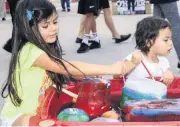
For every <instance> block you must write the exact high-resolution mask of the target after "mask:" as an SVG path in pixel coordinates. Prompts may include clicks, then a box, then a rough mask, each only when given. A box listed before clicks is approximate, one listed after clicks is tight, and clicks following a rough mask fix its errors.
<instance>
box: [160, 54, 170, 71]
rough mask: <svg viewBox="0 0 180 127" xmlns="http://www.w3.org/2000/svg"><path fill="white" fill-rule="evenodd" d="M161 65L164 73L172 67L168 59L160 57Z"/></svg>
mask: <svg viewBox="0 0 180 127" xmlns="http://www.w3.org/2000/svg"><path fill="white" fill-rule="evenodd" d="M159 60H160V63H161V64H160V65H161V67H162V70H163V72H165V71H166V70H167V69H169V68H170V67H171V66H170V63H169V61H168V59H167V58H166V57H160V59H159Z"/></svg>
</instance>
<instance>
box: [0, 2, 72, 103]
mask: <svg viewBox="0 0 180 127" xmlns="http://www.w3.org/2000/svg"><path fill="white" fill-rule="evenodd" d="M27 10H28V11H30V12H33V15H32V17H30V18H31V19H29V18H28V16H27ZM53 13H56V14H57V12H56V8H55V7H54V5H53V4H52V3H51V2H49V1H48V0H20V1H19V2H18V4H17V7H16V12H15V21H14V26H13V37H12V42H13V50H12V57H11V61H10V66H9V74H8V78H7V81H6V83H5V86H4V87H3V89H2V93H1V95H2V97H3V98H5V97H7V96H5V95H4V93H5V90H6V89H8V95H9V96H10V98H11V100H12V103H13V104H14V105H15V106H20V104H21V102H22V99H21V98H20V96H19V95H18V90H17V83H16V77H17V76H16V73H15V72H16V66H17V65H18V66H19V67H20V65H19V52H20V51H21V49H22V47H23V46H24V45H25V44H26V43H27V42H31V43H32V44H34V45H35V46H37V47H38V48H40V49H41V50H43V51H45V53H46V54H47V55H48V56H49V57H50V58H51V60H53V61H55V62H56V63H58V64H60V65H62V66H63V67H64V69H65V70H66V71H67V72H68V70H67V68H66V67H65V65H64V64H63V62H62V60H63V59H62V55H63V51H62V49H61V46H60V44H59V41H58V37H57V41H56V42H54V43H52V44H47V43H46V42H45V41H44V40H43V38H42V36H41V34H40V32H39V29H38V23H39V22H40V21H42V20H44V19H48V18H49V17H50V16H51V15H52V14H53ZM64 61H65V60H64ZM69 64H70V63H69ZM72 66H73V65H72ZM19 76H20V75H19ZM48 76H49V77H50V78H51V79H52V81H53V82H54V83H55V84H56V88H57V92H58V93H60V91H61V88H62V84H63V83H65V81H67V79H73V76H72V75H71V74H70V73H69V72H68V76H64V75H61V74H57V73H54V72H50V71H48Z"/></svg>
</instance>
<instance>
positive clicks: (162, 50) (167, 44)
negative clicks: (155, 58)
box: [150, 27, 173, 56]
mask: <svg viewBox="0 0 180 127" xmlns="http://www.w3.org/2000/svg"><path fill="white" fill-rule="evenodd" d="M172 46H173V43H172V31H171V29H170V28H168V27H167V28H165V29H161V30H160V31H159V35H158V36H157V37H156V39H155V42H154V44H153V45H152V47H151V48H150V52H152V53H153V54H155V55H159V56H167V55H168V54H169V53H170V51H171V49H172Z"/></svg>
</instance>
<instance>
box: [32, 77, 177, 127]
mask: <svg viewBox="0 0 180 127" xmlns="http://www.w3.org/2000/svg"><path fill="white" fill-rule="evenodd" d="M156 79H157V80H158V79H159V78H156ZM123 84H124V83H123V80H122V79H113V80H111V87H110V97H111V105H119V101H120V96H121V95H122V88H123ZM66 89H67V90H69V91H72V92H74V93H78V91H79V89H80V85H70V86H68V87H67V88H66ZM49 95H50V96H49V97H47V98H46V100H45V102H44V105H43V106H41V107H42V108H41V112H42V113H41V114H40V115H36V116H34V117H33V118H32V119H30V126H38V125H39V124H40V123H41V122H42V121H46V120H47V121H51V123H53V126H118V127H120V126H138V127H139V126H158V127H160V126H161V127H166V126H180V121H166V122H116V123H113V122H64V121H60V120H58V119H57V118H56V117H57V115H58V113H59V112H60V110H62V109H64V108H68V107H70V106H72V100H73V99H72V98H71V97H69V96H68V95H65V94H64V93H61V95H60V97H58V96H57V94H56V90H55V88H51V90H50V91H49ZM167 97H168V98H180V77H176V78H175V79H174V81H173V83H172V84H171V85H169V87H168V90H167ZM149 121H151V120H149ZM50 126H51V125H50Z"/></svg>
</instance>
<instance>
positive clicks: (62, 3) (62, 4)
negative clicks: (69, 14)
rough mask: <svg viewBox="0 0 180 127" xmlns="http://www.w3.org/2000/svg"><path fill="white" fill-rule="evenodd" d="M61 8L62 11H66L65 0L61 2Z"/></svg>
mask: <svg viewBox="0 0 180 127" xmlns="http://www.w3.org/2000/svg"><path fill="white" fill-rule="evenodd" d="M61 7H62V11H66V8H65V0H61Z"/></svg>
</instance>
